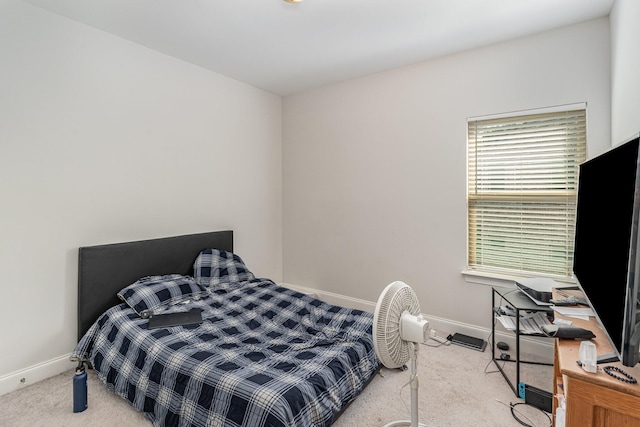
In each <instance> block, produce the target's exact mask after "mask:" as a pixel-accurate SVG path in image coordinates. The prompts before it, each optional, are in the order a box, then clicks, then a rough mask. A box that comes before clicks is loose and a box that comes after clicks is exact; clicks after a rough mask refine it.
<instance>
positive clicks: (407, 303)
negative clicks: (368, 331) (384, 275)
mask: <svg viewBox="0 0 640 427" xmlns="http://www.w3.org/2000/svg"><path fill="white" fill-rule="evenodd" d="M428 338H429V322H428V321H427V320H425V319H423V318H422V315H421V314H420V303H419V302H418V298H417V297H416V294H415V293H414V292H413V289H411V287H410V286H409V285H407V284H406V283H403V282H393V283H391V284H389V285H387V287H386V288H384V290H383V291H382V294H380V298H378V303H377V304H376V311H375V313H374V315H373V345H374V348H375V351H376V354H377V355H378V358H379V359H380V361H381V362H382V364H383V365H384V366H386V367H387V368H390V369H394V368H399V367H401V366H404V364H405V363H407V361H408V360H409V359H411V380H410V384H411V421H394V422H391V423H389V424H387V425H386V426H385V427H391V426H411V427H418V426H423V424H418V376H417V375H416V371H417V359H418V347H419V343H422V342H425V341H427V339H428Z"/></svg>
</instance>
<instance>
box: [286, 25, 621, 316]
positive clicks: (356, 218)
mask: <svg viewBox="0 0 640 427" xmlns="http://www.w3.org/2000/svg"><path fill="white" fill-rule="evenodd" d="M609 43H610V39H609V24H608V19H607V18H602V19H598V20H593V21H589V22H586V23H582V24H579V25H574V26H570V27H566V28H562V29H559V30H555V31H549V32H546V33H542V34H538V35H535V36H530V37H526V38H522V39H518V40H513V41H510V42H506V43H501V44H497V45H493V46H490V47H486V48H482V49H475V50H472V51H468V52H464V53H461V54H457V55H453V56H449V57H446V58H442V59H438V60H433V61H427V62H423V63H419V64H415V65H412V66H407V67H402V68H398V69H394V70H391V71H388V72H384V73H379V74H376V75H371V76H368V77H364V78H359V79H355V80H351V81H348V82H344V83H340V84H335V85H331V86H327V87H324V88H320V89H317V90H313V91H309V92H306V93H301V94H297V95H292V96H289V97H286V98H284V100H283V123H284V127H283V164H284V170H283V182H284V185H283V202H284V204H283V206H284V209H283V218H284V224H285V227H284V234H283V247H284V280H285V282H287V283H291V284H294V285H299V286H304V287H308V288H315V289H321V290H323V291H327V292H333V293H336V294H343V295H347V296H349V297H352V298H356V299H361V300H365V301H376V300H377V298H378V295H379V293H380V292H381V290H382V289H383V288H384V286H386V285H387V284H388V283H390V282H392V281H394V280H403V281H405V282H407V283H408V284H409V285H411V286H412V287H413V288H414V289H415V290H416V293H417V294H418V297H419V298H420V301H421V308H422V311H423V312H424V313H426V314H428V315H431V316H436V317H438V318H442V319H451V320H454V321H455V322H461V323H463V324H469V325H476V326H480V327H484V328H489V327H490V326H491V323H490V322H491V319H492V316H491V312H490V304H491V289H490V288H489V287H487V286H483V285H478V284H470V283H467V282H465V280H464V278H463V277H462V275H461V274H460V273H461V271H462V270H464V269H465V266H466V243H467V240H466V119H467V118H468V117H473V116H479V115H487V114H495V113H503V112H510V111H519V110H526V109H533V108H540V107H547V106H555V105H561V104H569V103H576V102H583V101H585V102H587V103H588V144H589V150H590V155H594V154H597V153H599V152H602V151H604V150H606V149H607V148H608V147H609V144H610V83H609V81H610V73H609V71H610V70H609V53H610V44H609Z"/></svg>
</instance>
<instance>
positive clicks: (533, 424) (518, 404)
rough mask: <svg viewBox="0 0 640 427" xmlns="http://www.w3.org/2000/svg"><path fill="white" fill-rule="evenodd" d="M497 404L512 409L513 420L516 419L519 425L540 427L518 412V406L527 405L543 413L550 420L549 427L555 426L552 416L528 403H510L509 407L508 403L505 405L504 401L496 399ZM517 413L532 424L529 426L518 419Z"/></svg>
mask: <svg viewBox="0 0 640 427" xmlns="http://www.w3.org/2000/svg"><path fill="white" fill-rule="evenodd" d="M496 402H498V403H501V404H503V405H504V406H508V407H509V408H510V409H511V415H512V416H513V418H514V419H515V420H516V421H517V422H518V423H520V424H521V425H523V426H525V427H538V426H536V424H535V423H534V422H533V421H532V420H531V419H530V418H529V417H527V416H526V415H525V414H523V413H522V412H521V411H518V410H517V409H516V406H520V405H526V406H529V407H531V408H536V409H537V410H538V411H540V412H542V413H543V414H544V415H545V416H546V417H547V420H549V427H551V426H552V425H553V421H552V420H551V416H550V415H549V414H547V413H546V412H545V411H543V410H542V409H540V408H537V407H535V406H533V405H530V404H528V403H526V402H516V403H513V402H510V403H509V404H508V405H507V404H506V403H504V402H503V401H501V400H499V399H496ZM516 413H517V414H518V415H519V416H520V417H522V418H525V419H526V420H527V421H528V422H529V423H531V424H528V423H526V422H524V421H523V420H522V419H521V418H519V417H518V415H516Z"/></svg>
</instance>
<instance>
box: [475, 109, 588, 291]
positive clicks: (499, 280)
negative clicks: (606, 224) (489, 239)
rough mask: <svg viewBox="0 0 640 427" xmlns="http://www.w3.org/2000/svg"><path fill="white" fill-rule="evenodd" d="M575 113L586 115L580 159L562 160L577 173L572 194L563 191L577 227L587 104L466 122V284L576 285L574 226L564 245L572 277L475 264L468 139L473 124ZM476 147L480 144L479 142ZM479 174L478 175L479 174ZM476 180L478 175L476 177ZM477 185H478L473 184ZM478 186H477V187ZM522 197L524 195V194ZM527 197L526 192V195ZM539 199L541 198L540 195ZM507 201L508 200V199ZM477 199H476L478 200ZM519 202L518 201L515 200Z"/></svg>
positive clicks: (571, 176)
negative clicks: (527, 280) (545, 281)
mask: <svg viewBox="0 0 640 427" xmlns="http://www.w3.org/2000/svg"><path fill="white" fill-rule="evenodd" d="M576 110H581V111H582V112H583V113H582V114H583V122H582V128H580V130H579V131H581V132H582V135H583V137H582V138H581V139H580V138H578V140H577V142H575V146H576V147H577V149H578V151H579V153H578V155H577V157H576V158H575V159H569V160H567V159H566V155H563V156H561V157H562V158H565V160H564V161H565V162H567V163H571V162H573V163H571V165H572V166H573V168H574V169H572V170H573V172H567V174H568V176H570V177H569V178H567V177H565V178H566V181H565V182H569V185H566V187H571V185H572V184H574V188H573V189H571V190H570V191H569V190H567V189H566V188H565V189H564V191H568V194H565V195H564V197H565V198H566V200H567V202H566V203H567V209H569V207H570V206H572V207H573V213H572V215H573V216H572V217H571V218H573V221H572V222H573V224H574V225H575V204H576V196H577V190H578V189H577V178H578V170H579V168H578V166H579V164H580V163H582V162H583V161H585V160H586V159H587V104H586V102H585V103H577V104H568V105H559V106H554V107H549V108H541V109H534V110H523V111H515V112H510V113H504V114H495V115H488V116H480V117H470V118H468V119H467V194H466V195H467V248H466V256H467V259H466V265H467V267H466V269H465V270H463V272H462V274H463V276H464V278H465V280H466V281H468V282H473V283H480V284H486V285H502V286H504V285H509V284H512V283H513V281H514V280H517V279H518V278H523V277H551V278H553V279H554V280H556V281H558V282H562V283H574V282H575V280H574V279H573V277H572V274H571V271H570V265H568V264H569V263H570V261H569V259H570V260H572V259H573V244H572V241H573V231H572V230H574V229H573V228H572V227H571V226H567V227H568V228H567V230H568V231H571V236H570V238H569V237H565V242H564V247H565V248H566V250H567V251H570V252H571V253H570V255H567V256H568V259H567V260H565V262H566V264H565V268H568V270H566V272H567V273H569V274H566V275H565V274H557V272H555V273H548V272H545V271H532V270H526V269H516V268H502V267H496V266H487V265H484V264H482V263H480V264H478V263H475V264H474V263H472V262H471V260H472V252H475V251H476V250H475V249H474V248H473V247H472V244H473V237H474V236H476V234H475V233H474V232H473V225H472V224H471V222H472V221H471V218H472V212H471V209H472V206H471V204H472V202H471V201H470V199H472V198H473V197H471V194H472V189H471V185H472V184H471V183H472V177H471V176H470V173H471V165H470V161H471V151H470V149H471V148H472V147H471V146H470V139H471V138H470V137H469V132H470V126H471V124H472V123H473V124H478V123H480V124H483V123H485V122H489V121H492V122H493V121H496V120H497V121H505V122H508V121H512V120H518V119H522V120H523V121H526V120H527V119H529V120H530V119H531V117H534V116H538V115H549V114H558V113H559V114H560V115H562V114H565V113H567V112H572V111H576ZM476 143H477V141H476ZM476 172H477V171H476ZM476 176H477V173H476ZM570 179H572V180H571V181H569V180H570ZM473 182H475V181H473ZM476 184H477V183H476ZM521 193H522V192H521ZM524 193H526V192H524ZM541 194H542V197H543V199H545V198H546V197H547V196H549V197H550V199H551V200H552V199H554V198H556V199H557V198H558V194H556V195H552V193H551V192H547V191H543V192H542V193H541ZM537 195H538V196H540V194H537ZM521 196H523V197H521V199H531V198H532V197H531V196H529V197H527V196H526V195H524V194H521ZM501 197H504V195H503V196H497V197H496V198H501ZM485 198H486V200H490V199H491V198H490V197H485ZM507 198H508V197H507ZM476 199H477V198H476ZM516 199H517V197H516ZM569 221H571V219H569ZM504 253H507V251H504Z"/></svg>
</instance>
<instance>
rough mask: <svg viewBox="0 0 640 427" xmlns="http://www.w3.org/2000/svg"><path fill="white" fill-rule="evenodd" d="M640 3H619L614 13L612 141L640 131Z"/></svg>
mask: <svg viewBox="0 0 640 427" xmlns="http://www.w3.org/2000/svg"><path fill="white" fill-rule="evenodd" d="M639 18H640V2H638V1H637V0H616V2H615V3H614V5H613V9H612V10H611V16H610V21H611V45H612V49H611V142H612V143H613V145H616V144H619V143H621V142H623V141H625V140H627V139H628V138H630V137H631V136H633V135H635V134H637V133H638V132H640V79H639V78H638V75H640V54H638V43H639V42H640V27H639V26H638V19H639Z"/></svg>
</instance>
